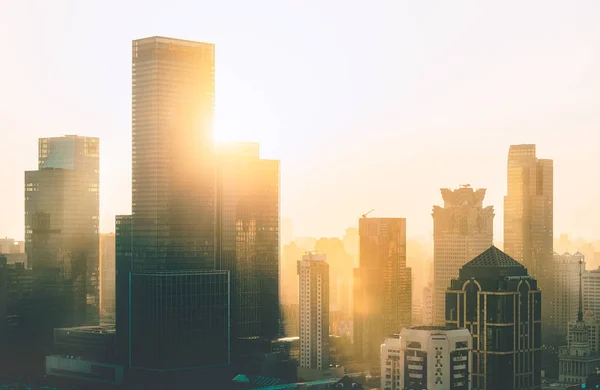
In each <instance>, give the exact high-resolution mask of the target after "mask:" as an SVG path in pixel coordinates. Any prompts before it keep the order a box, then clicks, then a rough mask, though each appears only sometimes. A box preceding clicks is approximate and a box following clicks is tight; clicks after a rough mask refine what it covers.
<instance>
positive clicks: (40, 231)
mask: <svg viewBox="0 0 600 390" xmlns="http://www.w3.org/2000/svg"><path fill="white" fill-rule="evenodd" d="M99 156H100V150H99V140H98V138H92V137H79V136H74V135H69V136H64V137H56V138H42V139H40V140H39V151H38V170H37V171H27V172H25V251H26V252H27V257H28V261H29V263H30V264H31V266H32V268H33V270H34V272H35V274H36V288H35V291H36V294H37V295H38V297H39V300H38V301H37V303H39V309H40V310H36V313H38V314H39V315H40V318H41V319H40V321H42V324H41V325H40V328H43V329H44V330H45V331H49V332H50V333H49V334H48V335H47V336H49V337H51V336H52V328H53V327H61V326H64V327H72V326H79V325H85V324H96V323H97V322H98V320H99V304H100V302H99V269H98V267H99V265H98V262H99V261H98V257H99V247H98V214H99V199H98V191H99V174H98V171H99Z"/></svg>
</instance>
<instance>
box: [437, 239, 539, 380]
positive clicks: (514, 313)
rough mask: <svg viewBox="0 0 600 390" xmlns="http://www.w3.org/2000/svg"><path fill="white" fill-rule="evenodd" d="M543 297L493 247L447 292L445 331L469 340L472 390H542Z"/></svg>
mask: <svg viewBox="0 0 600 390" xmlns="http://www.w3.org/2000/svg"><path fill="white" fill-rule="evenodd" d="M541 304H542V297H541V292H540V290H539V289H538V287H537V281H536V280H535V279H533V278H532V277H531V276H529V275H528V274H527V269H526V268H525V267H524V266H523V265H522V264H521V263H519V262H517V261H516V260H514V259H512V258H511V257H510V256H508V255H507V254H506V253H504V252H502V251H501V250H499V249H498V248H496V247H494V246H492V247H490V248H489V249H488V250H486V251H485V252H483V253H482V254H480V255H479V256H477V257H475V258H474V259H473V260H471V261H470V262H468V263H467V264H465V265H464V266H463V267H462V268H461V270H460V272H459V276H458V278H457V279H454V280H452V283H451V287H450V289H449V290H448V291H447V292H446V325H448V326H455V327H458V328H467V329H468V330H469V332H471V334H472V335H473V366H472V373H473V375H472V383H473V389H486V390H515V389H531V390H539V389H541V370H542V368H541V360H542V349H541V348H542V339H541V336H542V334H541V332H542V329H541V326H542V323H541V311H542V308H541Z"/></svg>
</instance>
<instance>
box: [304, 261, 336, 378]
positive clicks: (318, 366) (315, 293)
mask: <svg viewBox="0 0 600 390" xmlns="http://www.w3.org/2000/svg"><path fill="white" fill-rule="evenodd" d="M298 276H299V279H300V367H302V368H309V369H315V370H324V369H327V368H329V264H327V261H326V257H325V255H319V254H316V253H308V254H306V255H304V256H302V260H300V261H298Z"/></svg>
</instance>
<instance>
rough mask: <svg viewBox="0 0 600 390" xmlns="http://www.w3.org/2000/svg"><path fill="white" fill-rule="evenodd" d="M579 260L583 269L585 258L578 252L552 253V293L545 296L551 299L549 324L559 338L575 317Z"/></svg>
mask: <svg viewBox="0 0 600 390" xmlns="http://www.w3.org/2000/svg"><path fill="white" fill-rule="evenodd" d="M580 262H581V263H582V264H583V269H585V258H584V256H583V254H581V253H579V252H577V253H575V254H573V255H572V254H570V253H568V252H567V253H564V254H562V255H559V254H558V253H555V254H554V270H553V272H552V275H553V281H552V283H553V286H552V290H553V294H552V296H551V297H546V298H549V299H552V317H551V318H552V322H551V325H552V327H553V330H555V331H556V332H557V335H559V336H560V338H561V339H562V338H564V336H566V335H567V330H568V328H569V326H568V325H569V322H570V321H572V320H573V319H574V318H577V311H578V304H579V301H578V299H579V267H580Z"/></svg>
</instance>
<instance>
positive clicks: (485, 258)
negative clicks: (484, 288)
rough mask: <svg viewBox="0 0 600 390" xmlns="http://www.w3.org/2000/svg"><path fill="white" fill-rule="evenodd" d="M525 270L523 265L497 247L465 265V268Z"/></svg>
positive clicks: (489, 249) (490, 248)
mask: <svg viewBox="0 0 600 390" xmlns="http://www.w3.org/2000/svg"><path fill="white" fill-rule="evenodd" d="M475 267H477V268H480V267H483V268H524V267H523V264H521V263H519V262H518V261H517V260H515V259H513V258H512V257H510V256H509V255H507V254H506V253H504V252H502V251H501V250H500V249H498V248H496V247H495V246H493V245H492V246H491V247H489V248H488V249H487V250H485V251H484V252H483V253H482V254H480V255H479V256H477V257H475V258H474V259H473V260H471V261H469V262H468V263H467V264H465V265H464V268H475Z"/></svg>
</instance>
